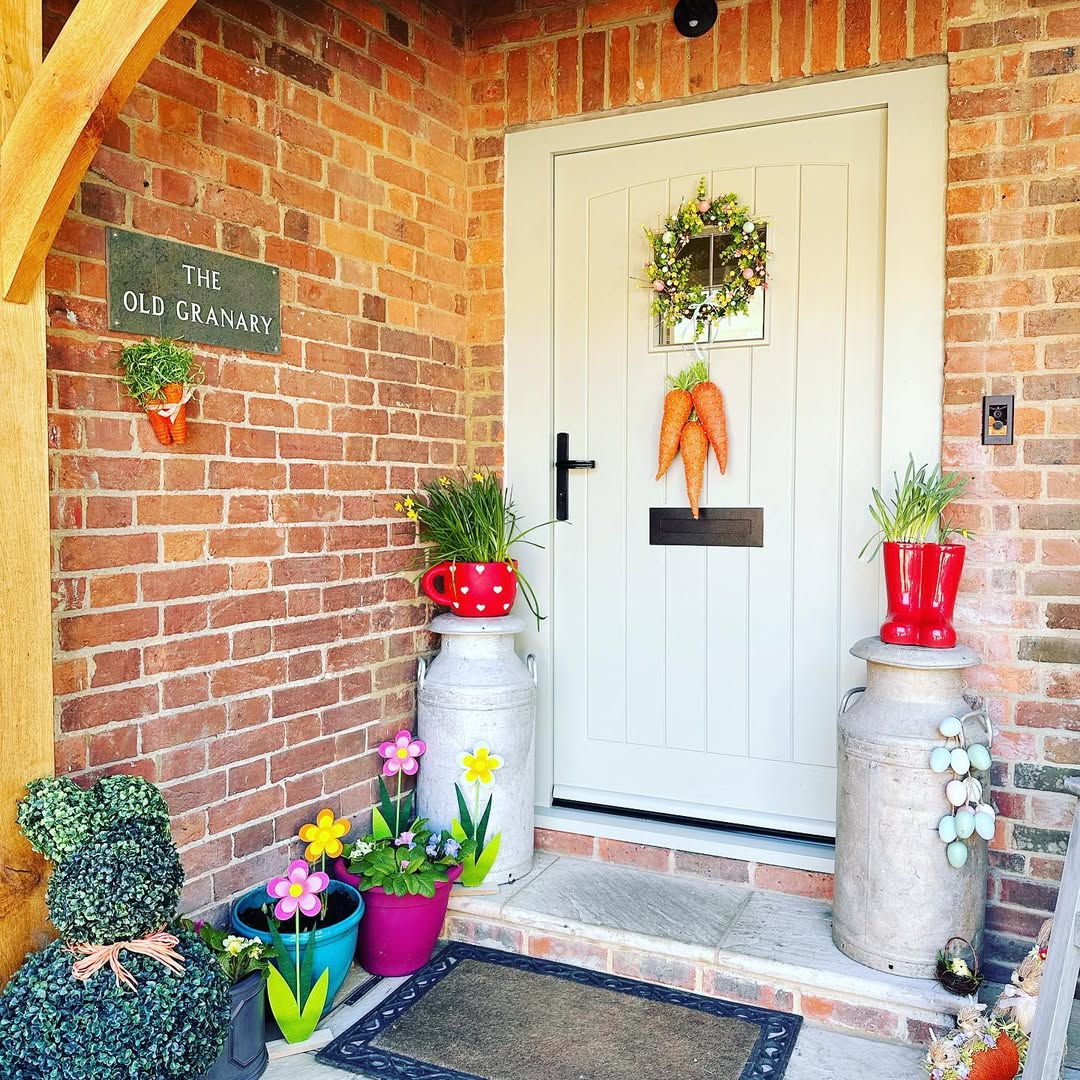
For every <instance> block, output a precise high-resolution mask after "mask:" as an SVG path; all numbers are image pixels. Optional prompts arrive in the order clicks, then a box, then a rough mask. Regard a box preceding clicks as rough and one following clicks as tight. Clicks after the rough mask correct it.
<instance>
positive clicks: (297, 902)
mask: <svg viewBox="0 0 1080 1080" xmlns="http://www.w3.org/2000/svg"><path fill="white" fill-rule="evenodd" d="M329 884H330V877H329V875H327V874H324V873H322V872H321V871H315V872H314V873H312V871H311V867H309V866H308V864H307V862H306V861H305V860H304V859H294V860H293V861H292V862H291V863H289V869H288V871H287V872H286V874H285V876H284V877H276V878H271V879H270V882H269V884H268V885H267V886H266V891H267V892H268V893H269V894H270V895H271V896H272V897H275V898H276V899H277V903H276V904H275V905H274V916H275V917H276V918H277V919H279V920H282V921H284V920H285V919H291V918H292V917H293V916H294V915H295V914H296V909H297V908H299V909H300V910H301V911H302V912H303V913H304V914H305V915H312V916H314V915H318V914H319V912H320V911H321V910H322V901H321V900H320V899H319V898H318V896H317V895H316V894H317V893H321V892H323V891H324V890H325V889H326V887H327V886H328V885H329Z"/></svg>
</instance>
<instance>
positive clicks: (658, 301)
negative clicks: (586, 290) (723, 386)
mask: <svg viewBox="0 0 1080 1080" xmlns="http://www.w3.org/2000/svg"><path fill="white" fill-rule="evenodd" d="M765 224H766V223H765V222H764V221H760V220H758V219H756V218H755V217H754V216H753V215H752V214H751V213H750V209H749V207H746V206H743V205H741V204H740V203H739V198H738V196H737V195H735V194H734V193H733V192H731V193H729V194H727V195H719V196H717V197H716V198H715V199H713V198H710V197H709V196H708V195H707V194H706V192H705V177H702V178H701V182H700V183H699V184H698V189H697V196H696V198H694V199H692V200H691V201H690V202H683V203H681V204H680V206H679V209H678V211H677V212H676V213H674V214H672V215H671V216H670V217H668V218H667V219H666V220H665V221H664V223H663V224H662V225H661V226H660V227H659V228H658V229H656V230H655V231H654V230H652V229H650V228H649V227H648V226H646V227H645V235H646V236H647V237H648V238H649V245H650V246H651V248H652V261H651V262H647V263H646V264H645V267H644V269H645V273H646V274H647V275H648V277H649V281H650V283H651V287H652V290H653V293H654V296H653V303H652V310H653V314H654V315H658V316H659V317H660V321H661V323H662V324H663V325H664V326H665V327H667V328H668V329H672V328H674V327H675V326H676V325H677V324H678V323H679V322H680V321H681V320H683V319H694V321H695V330H694V339H695V340H697V339H698V338H700V337H701V335H702V334H703V333H704V332H705V331H706V330H707V329H708V327H709V326H710V325H712V324H713V323H715V322H720V321H721V320H722V319H726V318H727V317H728V316H729V315H745V314H746V313H747V311H749V310H750V300H751V298H752V297H753V295H754V293H755V291H756V290H757V289H759V288H764V287H765V266H766V262H767V261H768V250H767V248H766V244H765ZM706 229H715V230H717V232H718V233H720V234H721V235H723V236H730V237H731V241H730V243H729V244H728V246H727V247H726V248H724V249H723V251H721V253H720V256H719V259H718V260H717V261H718V262H721V263H723V264H725V265H727V264H730V265H731V267H732V269H731V271H730V272H729V274H728V276H727V278H726V279H725V280H724V281H723V282H722V283H721V284H720V285H718V286H716V287H715V288H714V289H713V290H711V291H710V292H709V293H707V292H706V290H705V287H704V286H702V285H691V284H690V257H689V256H687V255H683V254H681V252H682V250H683V248H685V247H686V245H687V244H688V243H689V242H690V240H691V238H692V237H695V236H697V235H698V234H699V233H701V232H703V231H704V230H706Z"/></svg>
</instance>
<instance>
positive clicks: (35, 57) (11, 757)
mask: <svg viewBox="0 0 1080 1080" xmlns="http://www.w3.org/2000/svg"><path fill="white" fill-rule="evenodd" d="M0 43H2V44H0V138H3V136H4V133H5V132H6V131H8V130H9V128H10V126H11V124H12V119H13V117H14V116H15V114H16V110H17V109H18V107H19V104H20V102H21V101H22V100H23V98H24V96H25V95H26V93H27V91H28V90H29V88H30V86H31V83H32V81H33V78H34V73H35V72H36V71H37V70H38V68H39V67H40V64H41V0H0ZM9 169H10V166H9V165H7V164H5V163H4V162H3V161H2V160H0V176H3V174H4V173H6V172H8V171H9ZM12 171H14V170H12ZM16 179H17V178H16ZM7 217H8V212H7V211H6V210H5V211H4V212H2V213H0V241H3V240H4V239H5V238H6V235H7V231H8V220H7ZM24 292H25V293H26V298H27V299H28V300H29V303H25V304H13V303H10V302H9V301H5V300H0V372H2V373H3V374H2V376H0V461H2V462H3V463H4V480H3V483H0V981H5V980H6V979H7V978H8V977H9V976H10V975H11V973H12V972H13V971H14V970H15V969H16V968H17V967H18V966H19V965H20V964H21V963H22V959H23V956H24V954H25V953H26V952H27V951H28V950H29V949H31V948H34V947H35V946H37V945H40V944H41V943H42V941H43V940H44V936H45V929H44V928H45V925H46V912H45V902H44V897H45V881H46V864H45V862H44V860H43V859H42V858H41V856H40V855H37V854H36V853H35V852H34V851H32V850H31V848H30V845H29V844H27V842H26V840H25V839H24V838H23V836H22V834H21V833H20V832H19V830H18V827H17V826H16V824H15V800H16V799H17V798H18V797H19V796H20V795H21V794H22V791H23V787H24V786H25V784H26V782H27V781H28V780H32V779H33V778H34V777H37V776H43V775H48V774H50V773H51V772H52V771H53V698H52V619H51V604H50V599H49V596H50V581H49V475H48V435H47V432H46V384H45V284H44V277H43V274H42V272H41V268H40V266H39V267H38V269H37V271H36V273H35V274H33V275H32V277H31V278H30V279H29V280H28V281H27V282H26V284H25V288H24Z"/></svg>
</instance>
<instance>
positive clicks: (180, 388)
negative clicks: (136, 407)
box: [119, 338, 205, 446]
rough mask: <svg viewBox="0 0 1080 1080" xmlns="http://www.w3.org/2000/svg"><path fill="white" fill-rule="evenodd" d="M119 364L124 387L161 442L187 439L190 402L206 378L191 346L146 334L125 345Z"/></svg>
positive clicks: (164, 444) (178, 441)
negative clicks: (146, 336) (139, 407)
mask: <svg viewBox="0 0 1080 1080" xmlns="http://www.w3.org/2000/svg"><path fill="white" fill-rule="evenodd" d="M119 367H120V369H121V370H122V371H123V376H122V377H121V379H120V382H121V384H122V385H123V387H124V390H125V391H126V393H127V395H128V396H129V397H131V398H134V399H135V400H136V401H137V402H138V403H139V404H140V405H141V406H142V407H143V409H145V410H146V415H147V418H148V419H149V421H150V426H151V427H152V428H153V429H154V434H155V435H156V436H157V439H158V442H159V443H161V444H162V445H163V446H169V445H171V444H172V443H178V444H180V443H185V442H187V437H188V432H187V403H188V401H190V400H191V397H192V395H193V394H194V393H195V388H196V387H197V386H198V385H199V384H200V383H201V382H202V381H203V379H204V378H205V372H204V371H203V369H202V365H201V364H199V363H198V362H197V361H196V359H195V356H194V354H193V353H192V352H191V350H190V349H185V348H184V347H183V346H181V345H179V344H177V343H176V342H175V341H170V340H168V339H167V338H163V339H161V340H160V341H153V340H152V339H150V338H143V339H142V341H140V342H136V343H135V344H133V345H128V346H126V347H125V348H124V350H123V352H122V353H121V354H120V363H119Z"/></svg>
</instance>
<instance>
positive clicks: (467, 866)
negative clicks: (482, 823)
mask: <svg viewBox="0 0 1080 1080" xmlns="http://www.w3.org/2000/svg"><path fill="white" fill-rule="evenodd" d="M501 843H502V833H496V834H495V835H494V836H493V837H492V838H491V842H490V843H489V844H488V846H487V847H486V848H484V849H483V851H482V852H481V853H480V854H479V855H478V856H476V855H469V856H468V857H467V858H466V859H465V861H464V862H463V863H462V864H461V867H462V869H461V884H462V885H468V886H470V887H475V886H477V885H480V884H482V883H483V881H484V878H486V877H487V876H488V874H490V873H491V868H492V867H493V866H494V865H495V860H496V859H497V858H498V857H499V845H500V844H501Z"/></svg>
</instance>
